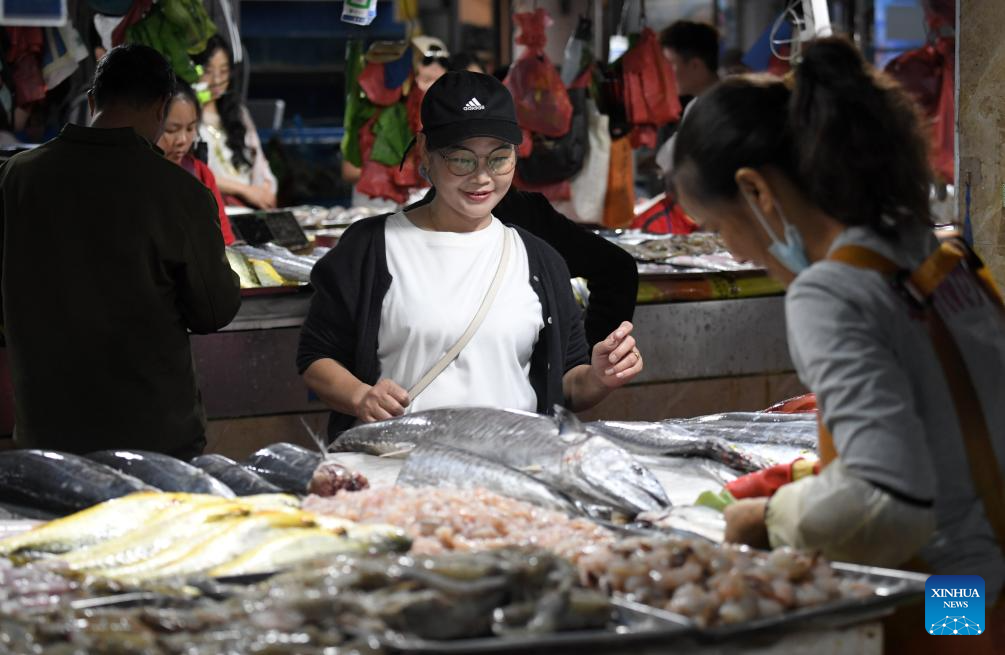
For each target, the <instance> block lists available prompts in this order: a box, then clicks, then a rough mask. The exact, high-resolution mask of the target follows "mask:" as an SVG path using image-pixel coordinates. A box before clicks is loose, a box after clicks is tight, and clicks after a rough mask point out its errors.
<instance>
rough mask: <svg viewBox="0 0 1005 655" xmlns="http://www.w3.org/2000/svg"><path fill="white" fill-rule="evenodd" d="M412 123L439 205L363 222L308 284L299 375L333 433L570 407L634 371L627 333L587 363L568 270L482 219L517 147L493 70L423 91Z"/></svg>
mask: <svg viewBox="0 0 1005 655" xmlns="http://www.w3.org/2000/svg"><path fill="white" fill-rule="evenodd" d="M422 124H423V131H422V133H420V134H419V135H418V138H417V141H416V146H417V147H418V148H419V152H420V154H421V159H422V167H423V170H424V174H425V175H426V176H427V177H428V178H429V180H430V182H431V183H432V185H433V187H434V188H435V189H436V195H435V197H434V199H433V200H432V201H430V202H429V203H427V204H425V205H422V206H419V207H415V208H414V209H410V210H409V211H407V212H399V213H397V214H394V215H392V216H389V217H383V216H381V217H374V218H371V219H365V220H364V221H360V222H358V223H357V224H355V225H354V226H353V227H352V228H350V229H349V230H348V231H347V232H346V234H345V235H344V236H343V238H342V240H341V241H340V243H339V245H338V247H336V249H335V250H334V251H332V252H331V253H329V254H328V255H326V257H325V258H324V259H322V261H321V262H319V264H318V266H316V267H315V271H314V273H313V274H312V284H314V285H315V288H316V289H317V295H316V296H315V298H314V300H313V301H312V305H311V311H310V313H309V315H308V318H307V320H306V321H305V324H304V328H303V332H302V335H301V342H300V350H299V352H298V366H299V368H300V370H301V371H302V372H303V375H304V379H305V381H306V382H307V384H308V386H309V387H310V388H311V389H312V390H314V391H315V392H316V393H317V394H318V395H319V396H320V397H321V399H322V400H324V401H325V402H326V403H327V404H328V405H329V406H330V407H332V408H333V409H334V410H335V412H336V415H333V422H332V424H330V426H329V435H330V436H332V437H336V436H337V434H338V433H339V431H340V429H345V428H346V427H348V426H349V425H351V424H352V423H354V422H357V421H363V422H369V421H376V420H382V419H387V418H391V417H393V416H399V415H401V414H404V413H406V412H410V411H416V410H419V409H432V408H437V407H447V406H489V407H499V408H508V409H521V410H527V411H539V412H547V411H551V410H552V408H553V406H554V405H555V404H562V405H565V406H567V407H569V408H570V409H573V410H574V411H578V410H582V409H586V408H588V407H591V406H593V405H595V404H596V403H598V402H599V401H600V400H602V399H603V398H604V397H606V396H607V394H608V393H610V391H611V390H612V389H614V388H617V387H620V386H622V385H624V384H626V383H627V382H629V381H630V380H632V379H633V378H634V377H635V376H636V375H638V373H639V372H640V371H641V370H642V367H643V363H642V355H641V353H640V352H639V349H638V347H637V345H636V343H635V339H634V337H632V336H631V332H632V324H631V323H628V322H624V323H622V324H621V326H620V327H618V328H617V330H615V332H614V333H612V334H611V335H610V336H609V337H608V338H607V339H605V340H604V341H602V342H601V343H598V344H596V345H595V346H594V347H593V349H592V356H591V354H590V352H589V349H588V347H587V345H586V340H585V338H584V335H583V325H582V315H581V312H580V311H579V309H578V307H577V306H576V304H575V300H574V299H573V296H572V291H571V288H570V285H569V273H568V269H567V268H566V266H565V262H564V261H563V260H562V258H561V257H560V256H559V254H558V253H557V252H555V251H554V250H553V249H552V248H551V247H550V246H548V245H547V244H546V243H544V242H543V241H541V240H539V239H537V238H536V237H534V236H532V235H531V234H529V233H527V232H524V231H523V230H520V229H518V228H513V227H507V226H505V225H503V224H502V223H501V222H500V221H499V220H498V219H496V218H495V217H493V215H492V210H493V208H494V207H495V206H496V204H497V203H499V201H500V200H501V199H502V197H503V196H504V195H505V194H506V192H507V191H508V190H509V187H510V185H511V183H512V181H513V172H514V169H515V166H516V149H515V145H516V144H519V143H520V140H521V132H520V128H519V126H518V125H517V123H516V112H515V110H514V105H513V99H512V97H511V96H510V94H509V91H508V90H507V89H506V88H505V87H504V86H503V85H502V84H501V83H500V82H499V81H498V80H496V79H495V78H493V77H491V76H488V75H483V74H478V73H471V72H467V71H464V72H452V73H448V74H446V75H444V76H443V77H442V78H440V80H438V81H437V82H436V83H435V84H433V86H432V87H430V89H429V91H428V92H427V93H426V95H425V97H424V99H423V104H422ZM507 242H508V246H506V245H505V244H507ZM507 251H508V254H506V253H507ZM504 256H505V260H503V259H502V258H503V257H504ZM502 261H504V262H505V269H504V271H505V272H504V275H503V277H501V278H500V279H501V283H500V284H499V286H498V288H497V292H496V295H495V296H494V299H493V300H492V302H491V304H490V305H489V306H488V307H489V309H488V311H487V313H486V314H485V317H484V320H483V322H482V323H481V324H480V325H479V326H478V329H477V330H476V331H475V332H474V336H473V337H472V338H471V340H470V342H468V343H467V345H466V346H465V347H464V348H463V350H462V351H461V353H460V355H459V356H458V357H457V358H456V359H455V360H453V361H452V362H451V363H450V364H449V365H448V366H447V367H446V369H444V370H443V371H442V373H440V374H439V375H438V376H436V377H435V378H434V379H433V380H432V382H431V383H429V384H428V386H426V387H425V388H424V390H422V389H420V390H419V392H421V395H419V396H418V397H416V396H415V395H414V393H410V392H409V391H408V390H409V389H412V388H413V387H415V386H416V385H417V383H418V382H419V381H420V380H421V379H422V378H424V377H425V376H426V374H427V372H429V371H430V369H432V368H433V367H434V365H435V364H436V363H437V362H438V361H439V360H440V359H441V358H442V357H443V355H444V353H445V352H447V351H448V350H450V349H451V347H453V346H454V344H455V343H457V342H458V340H459V339H460V337H461V335H462V334H463V333H465V331H466V329H467V328H468V326H469V325H470V324H471V323H472V317H474V316H475V315H476V313H478V310H479V307H481V306H482V304H483V302H485V299H486V297H487V295H488V297H491V294H489V293H488V291H489V289H490V288H491V287H492V285H493V281H494V280H495V279H496V275H497V273H496V272H497V270H498V269H500V268H501V266H502V265H503V264H502V263H501V262H502Z"/></svg>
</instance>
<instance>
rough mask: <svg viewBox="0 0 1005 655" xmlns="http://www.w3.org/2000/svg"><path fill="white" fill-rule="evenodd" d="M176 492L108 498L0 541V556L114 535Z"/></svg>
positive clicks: (173, 499) (62, 548)
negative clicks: (105, 500)
mask: <svg viewBox="0 0 1005 655" xmlns="http://www.w3.org/2000/svg"><path fill="white" fill-rule="evenodd" d="M179 495H181V494H165V493H161V492H159V491H152V492H139V493H134V494H130V495H128V496H124V497H122V498H116V499H114V500H109V501H107V502H104V503H101V504H98V505H95V506H94V507H91V508H90V509H86V510H84V511H82V512H77V513H76V514H72V515H70V516H67V517H64V518H61V519H56V520H55V521H50V522H49V523H46V524H44V525H40V526H38V527H36V528H34V529H32V530H29V531H28V532H23V533H21V534H18V535H14V536H12V537H8V538H6V539H4V540H3V541H0V557H9V556H10V555H13V554H16V553H18V552H19V551H22V550H30V551H39V552H46V553H64V552H67V551H70V550H76V549H79V548H85V547H87V546H90V545H93V544H96V543H98V542H101V541H104V540H106V539H113V538H115V537H118V536H120V535H123V534H125V533H126V532H129V531H130V530H132V529H134V528H135V527H136V526H137V525H139V524H142V523H144V522H146V521H147V520H149V518H150V517H151V516H154V515H156V514H157V513H158V512H160V511H161V510H163V509H164V508H166V507H169V506H171V505H173V504H176V503H177V502H178V498H177V496H179Z"/></svg>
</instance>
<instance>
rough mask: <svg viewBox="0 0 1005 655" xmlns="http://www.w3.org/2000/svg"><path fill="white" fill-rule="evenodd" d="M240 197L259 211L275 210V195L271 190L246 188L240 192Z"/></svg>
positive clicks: (255, 187) (257, 187) (253, 187)
mask: <svg viewBox="0 0 1005 655" xmlns="http://www.w3.org/2000/svg"><path fill="white" fill-rule="evenodd" d="M241 196H242V197H243V198H244V199H245V200H247V201H248V202H249V203H251V204H252V205H254V206H255V207H258V208H259V209H275V208H276V194H275V193H273V191H272V190H271V189H267V188H265V187H260V186H248V187H246V188H245V189H244V190H243V191H242V192H241Z"/></svg>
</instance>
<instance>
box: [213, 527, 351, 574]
mask: <svg viewBox="0 0 1005 655" xmlns="http://www.w3.org/2000/svg"><path fill="white" fill-rule="evenodd" d="M369 547H370V546H369V544H367V543H365V542H360V541H354V540H352V539H348V538H346V537H341V536H338V535H335V534H332V533H331V532H328V531H327V530H322V529H317V528H315V529H311V528H306V529H302V530H287V531H284V532H282V533H280V534H277V535H276V536H274V537H272V538H271V539H269V540H267V541H265V542H264V543H262V544H260V545H259V546H257V547H255V548H253V549H252V550H249V551H248V552H246V553H244V554H243V555H241V556H239V557H237V558H236V559H234V560H232V561H230V562H227V563H225V564H221V565H219V566H217V567H215V568H213V569H210V570H209V572H208V573H207V575H209V576H210V577H212V578H222V577H227V576H233V575H252V574H255V573H271V572H273V571H278V570H280V569H284V568H288V567H289V566H290V565H292V564H296V563H298V562H302V561H305V560H309V559H313V558H315V557H321V556H324V555H335V554H338V553H364V552H367V550H368V549H369Z"/></svg>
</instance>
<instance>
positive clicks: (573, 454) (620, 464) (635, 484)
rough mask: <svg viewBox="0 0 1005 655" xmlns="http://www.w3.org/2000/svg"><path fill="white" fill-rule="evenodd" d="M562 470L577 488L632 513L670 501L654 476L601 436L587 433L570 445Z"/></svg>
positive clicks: (647, 509) (666, 503)
mask: <svg viewBox="0 0 1005 655" xmlns="http://www.w3.org/2000/svg"><path fill="white" fill-rule="evenodd" d="M562 470H563V473H564V477H565V478H566V479H567V480H570V481H573V482H574V483H575V486H576V488H577V490H578V491H579V492H581V493H583V494H585V495H586V496H588V497H594V498H597V497H600V498H603V499H604V501H605V502H606V503H607V504H609V505H611V506H612V507H615V508H617V509H621V510H627V511H629V512H630V513H632V514H635V513H638V512H645V511H654V510H658V509H662V508H664V507H668V506H669V505H670V504H671V503H670V499H669V498H668V497H667V494H666V491H665V490H664V489H663V485H661V484H660V483H659V480H657V479H656V476H655V475H653V474H652V472H651V471H650V470H649V469H647V468H646V467H645V466H643V465H642V464H641V463H640V462H639V461H638V460H636V459H635V457H633V456H632V455H631V454H630V453H628V452H627V451H625V450H624V449H623V448H621V447H620V446H618V445H616V444H614V443H612V442H611V441H609V440H607V439H605V438H604V437H599V436H594V437H590V438H588V439H586V440H585V441H584V442H583V443H581V444H578V445H575V446H572V447H571V448H570V449H569V450H568V451H566V453H565V455H564V456H563V458H562Z"/></svg>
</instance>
